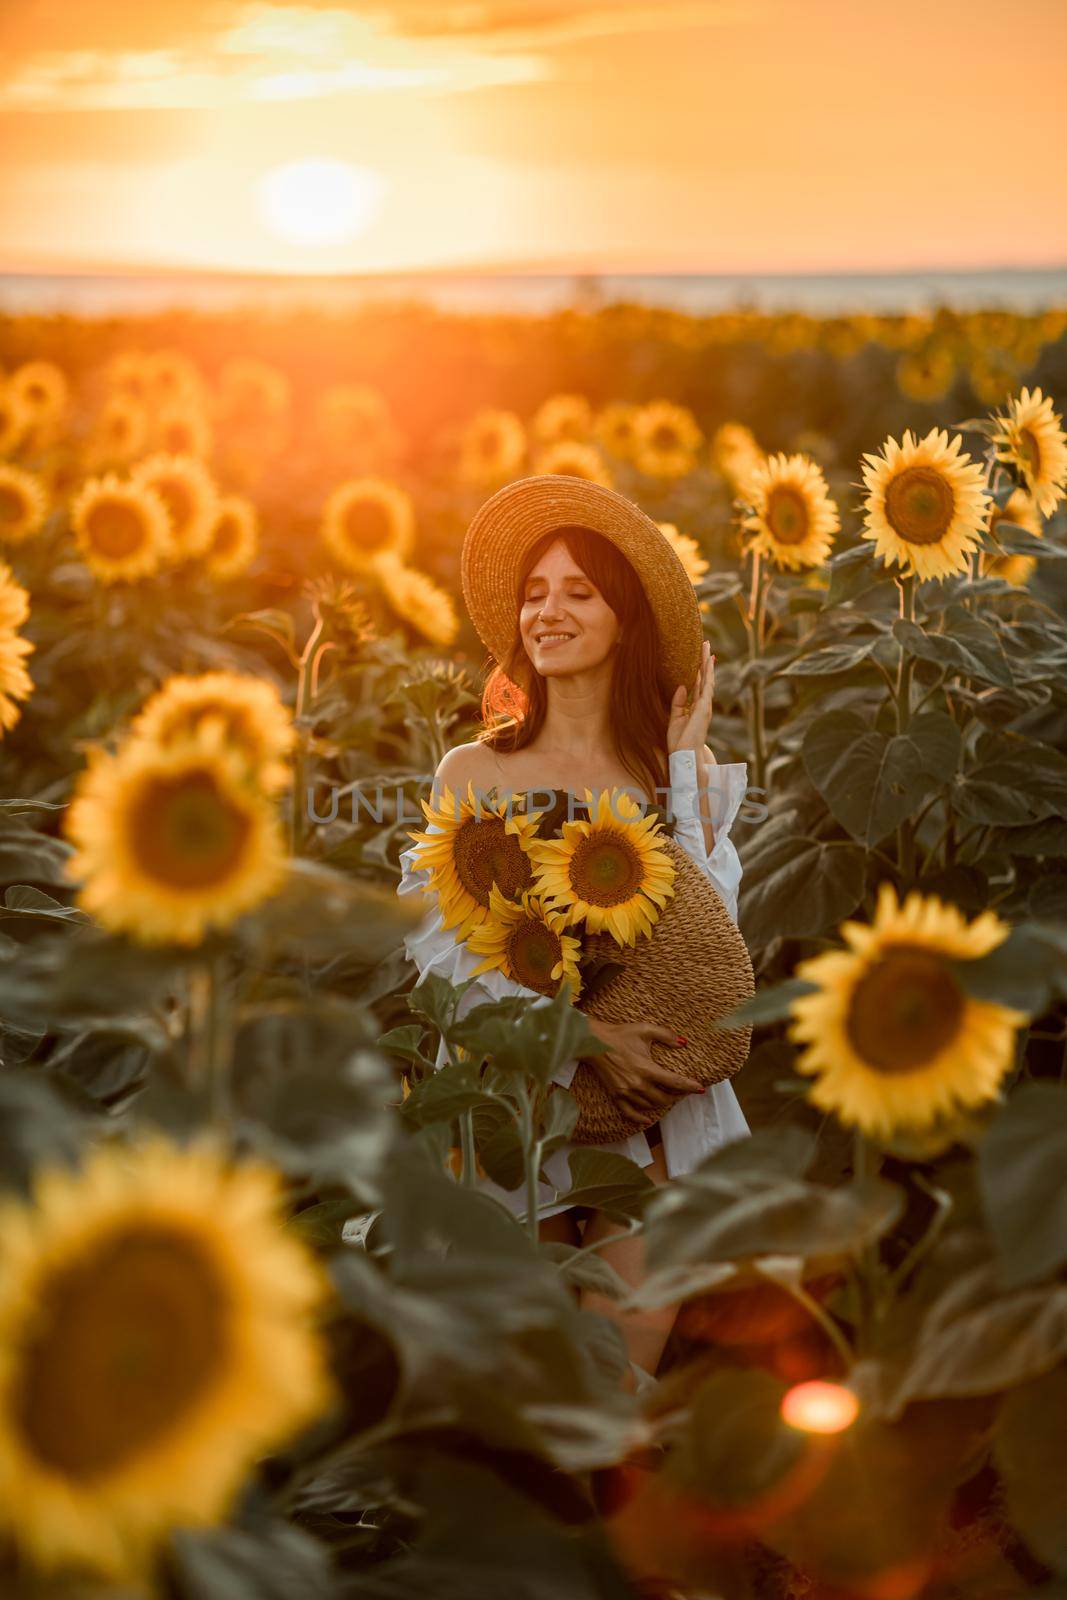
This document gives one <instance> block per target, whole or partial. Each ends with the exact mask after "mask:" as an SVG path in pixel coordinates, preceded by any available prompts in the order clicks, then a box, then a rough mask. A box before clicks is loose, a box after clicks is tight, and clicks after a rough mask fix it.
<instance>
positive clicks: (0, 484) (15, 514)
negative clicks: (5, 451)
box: [0, 462, 48, 544]
mask: <svg viewBox="0 0 1067 1600" xmlns="http://www.w3.org/2000/svg"><path fill="white" fill-rule="evenodd" d="M47 517H48V491H47V490H46V488H45V486H44V484H43V482H42V481H41V479H40V478H39V477H38V476H37V474H36V473H35V472H27V471H26V469H25V468H24V467H14V466H11V465H10V464H9V463H7V462H0V540H4V541H6V542H7V543H8V544H21V543H22V542H23V540H24V539H32V538H33V536H34V534H35V533H40V531H41V529H42V528H43V527H44V525H45V521H46V520H47Z"/></svg>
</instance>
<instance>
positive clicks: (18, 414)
mask: <svg viewBox="0 0 1067 1600" xmlns="http://www.w3.org/2000/svg"><path fill="white" fill-rule="evenodd" d="M32 423H33V417H32V415H31V413H30V411H29V410H28V409H27V407H26V403H25V401H24V400H22V399H21V397H20V396H19V394H18V392H17V390H15V389H14V388H12V386H11V384H10V383H2V382H0V456H9V455H13V454H14V453H15V451H16V450H17V449H18V447H19V445H20V444H21V443H22V441H23V439H24V438H25V436H26V434H27V433H28V431H29V429H30V427H31V425H32Z"/></svg>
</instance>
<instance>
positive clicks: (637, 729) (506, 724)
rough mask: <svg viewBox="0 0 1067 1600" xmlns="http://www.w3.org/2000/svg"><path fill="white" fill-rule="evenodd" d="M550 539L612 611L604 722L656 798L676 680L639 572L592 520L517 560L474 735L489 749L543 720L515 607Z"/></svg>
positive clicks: (521, 738) (511, 747) (543, 693)
mask: <svg viewBox="0 0 1067 1600" xmlns="http://www.w3.org/2000/svg"><path fill="white" fill-rule="evenodd" d="M557 539H562V540H563V543H564V544H565V545H566V547H567V549H568V550H569V551H570V553H571V555H572V556H573V557H574V560H575V561H576V563H577V564H578V566H579V567H580V568H581V570H582V572H584V573H585V575H586V577H587V578H588V579H589V581H590V583H592V584H594V585H595V587H596V588H597V589H599V591H600V593H601V595H602V596H603V598H604V601H605V602H606V604H607V605H609V606H610V607H611V609H612V611H613V612H614V613H615V615H616V617H617V618H618V621H619V626H620V628H621V629H622V632H623V638H624V641H625V643H624V648H622V649H619V650H616V652H615V658H614V665H613V668H612V677H611V687H610V690H609V694H608V725H609V728H610V730H611V736H612V741H613V743H614V746H615V752H616V755H617V756H618V758H619V762H620V764H621V765H622V766H623V767H624V768H625V769H626V771H627V772H629V773H631V774H632V776H633V777H634V779H635V781H636V782H637V783H638V784H639V785H640V786H641V788H642V789H643V790H644V793H645V794H646V795H647V796H648V797H649V799H650V800H651V801H652V803H653V804H659V803H660V801H659V798H658V797H657V795H656V790H657V789H665V788H666V786H667V784H668V782H669V766H668V760H667V727H668V723H669V721H670V706H671V699H672V697H673V694H674V690H675V689H676V687H677V685H676V684H668V683H667V682H666V679H665V674H664V669H663V663H662V659H661V650H660V643H659V635H658V633H657V631H656V622H655V618H654V616H653V614H652V607H651V606H650V605H649V603H648V597H647V595H646V594H645V591H644V589H643V588H642V585H641V580H640V578H639V577H638V576H637V573H636V572H635V571H634V568H633V567H632V566H631V565H630V563H629V562H628V561H627V559H626V557H625V556H624V555H623V554H622V552H621V551H620V550H618V549H617V548H616V547H615V545H614V544H613V543H612V542H611V540H610V539H606V538H604V536H603V535H602V534H599V533H596V532H595V531H594V530H593V529H592V528H585V527H579V526H577V525H567V526H565V527H560V528H552V529H550V531H549V532H548V533H546V534H545V535H544V536H543V537H542V538H541V539H539V540H538V542H537V543H536V544H535V545H534V546H533V547H532V548H531V549H530V551H529V552H528V554H527V556H526V559H525V561H524V562H523V563H522V569H521V571H520V573H519V576H518V582H517V584H516V591H515V634H514V637H513V639H512V642H511V646H510V648H509V650H508V652H507V655H506V656H505V658H504V659H503V661H501V662H500V663H499V664H498V665H496V666H495V667H494V668H493V670H492V671H491V672H490V674H489V677H488V678H487V680H486V684H485V689H484V691H483V693H482V719H483V721H484V722H485V724H486V726H485V729H484V730H483V731H482V732H481V733H479V734H478V736H477V737H478V740H479V742H480V743H482V744H486V745H488V746H489V747H490V749H493V750H501V751H508V752H510V751H516V750H522V749H525V747H526V746H527V745H528V744H531V743H532V742H533V740H534V739H536V737H537V735H538V734H539V733H540V731H541V728H542V727H543V725H544V720H545V714H546V712H547V710H548V691H547V689H546V687H545V680H544V678H543V677H542V676H541V674H540V673H539V672H538V671H537V669H536V667H535V666H534V664H533V662H532V661H531V660H530V657H529V656H528V655H527V653H526V646H525V644H524V643H523V639H522V634H521V632H520V630H519V612H520V610H521V608H522V603H523V596H524V593H525V589H526V580H527V578H528V577H529V575H530V573H531V571H532V570H533V568H534V567H535V566H536V565H537V563H538V561H539V560H540V559H541V557H542V555H543V554H544V553H545V551H546V550H548V548H549V547H550V546H551V545H552V544H553V543H554V542H555V541H556V540H557Z"/></svg>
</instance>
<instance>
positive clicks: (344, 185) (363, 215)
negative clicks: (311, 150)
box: [257, 157, 385, 247]
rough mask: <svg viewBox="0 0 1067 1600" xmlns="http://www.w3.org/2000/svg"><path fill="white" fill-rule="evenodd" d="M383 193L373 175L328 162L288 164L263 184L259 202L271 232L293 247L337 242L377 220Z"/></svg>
mask: <svg viewBox="0 0 1067 1600" xmlns="http://www.w3.org/2000/svg"><path fill="white" fill-rule="evenodd" d="M384 189H385V184H384V181H383V179H382V178H381V177H379V175H378V174H377V173H375V172H368V171H367V170H366V169H365V168H359V167H353V166H350V165H349V163H348V162H346V161H331V160H329V159H328V158H325V157H321V158H319V159H317V160H316V159H310V160H307V161H288V162H286V163H284V165H282V166H279V167H272V168H271V170H270V171H269V172H267V173H264V175H263V177H262V178H261V179H260V181H259V185H258V191H257V193H258V199H259V204H260V208H261V211H262V215H263V220H264V222H265V223H266V225H267V227H268V228H269V229H270V231H271V232H272V233H274V234H276V235H277V236H278V237H279V238H281V239H285V240H287V241H288V242H289V243H291V244H300V245H308V246H309V247H315V246H316V245H326V244H338V243H340V242H341V241H342V240H344V239H356V238H358V237H359V235H360V234H361V233H364V232H365V231H366V229H367V228H368V227H369V226H370V224H371V223H372V222H373V220H374V218H375V216H376V214H377V211H378V209H379V206H380V204H381V199H382V194H383V192H384Z"/></svg>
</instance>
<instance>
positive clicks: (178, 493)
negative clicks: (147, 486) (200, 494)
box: [153, 478, 196, 534]
mask: <svg viewBox="0 0 1067 1600" xmlns="http://www.w3.org/2000/svg"><path fill="white" fill-rule="evenodd" d="M153 487H154V488H155V489H158V491H159V493H160V495H161V497H162V499H163V503H164V505H165V506H166V508H167V514H168V516H169V517H170V520H171V525H172V527H173V529H174V532H175V533H178V534H181V533H184V532H185V530H186V528H188V526H189V524H190V522H192V520H193V513H194V512H195V510H196V504H195V501H194V500H193V496H192V494H191V493H190V492H189V489H188V486H187V485H186V484H184V483H182V482H180V481H179V479H177V478H160V479H158V480H157V482H156V483H155V484H154V485H153Z"/></svg>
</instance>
